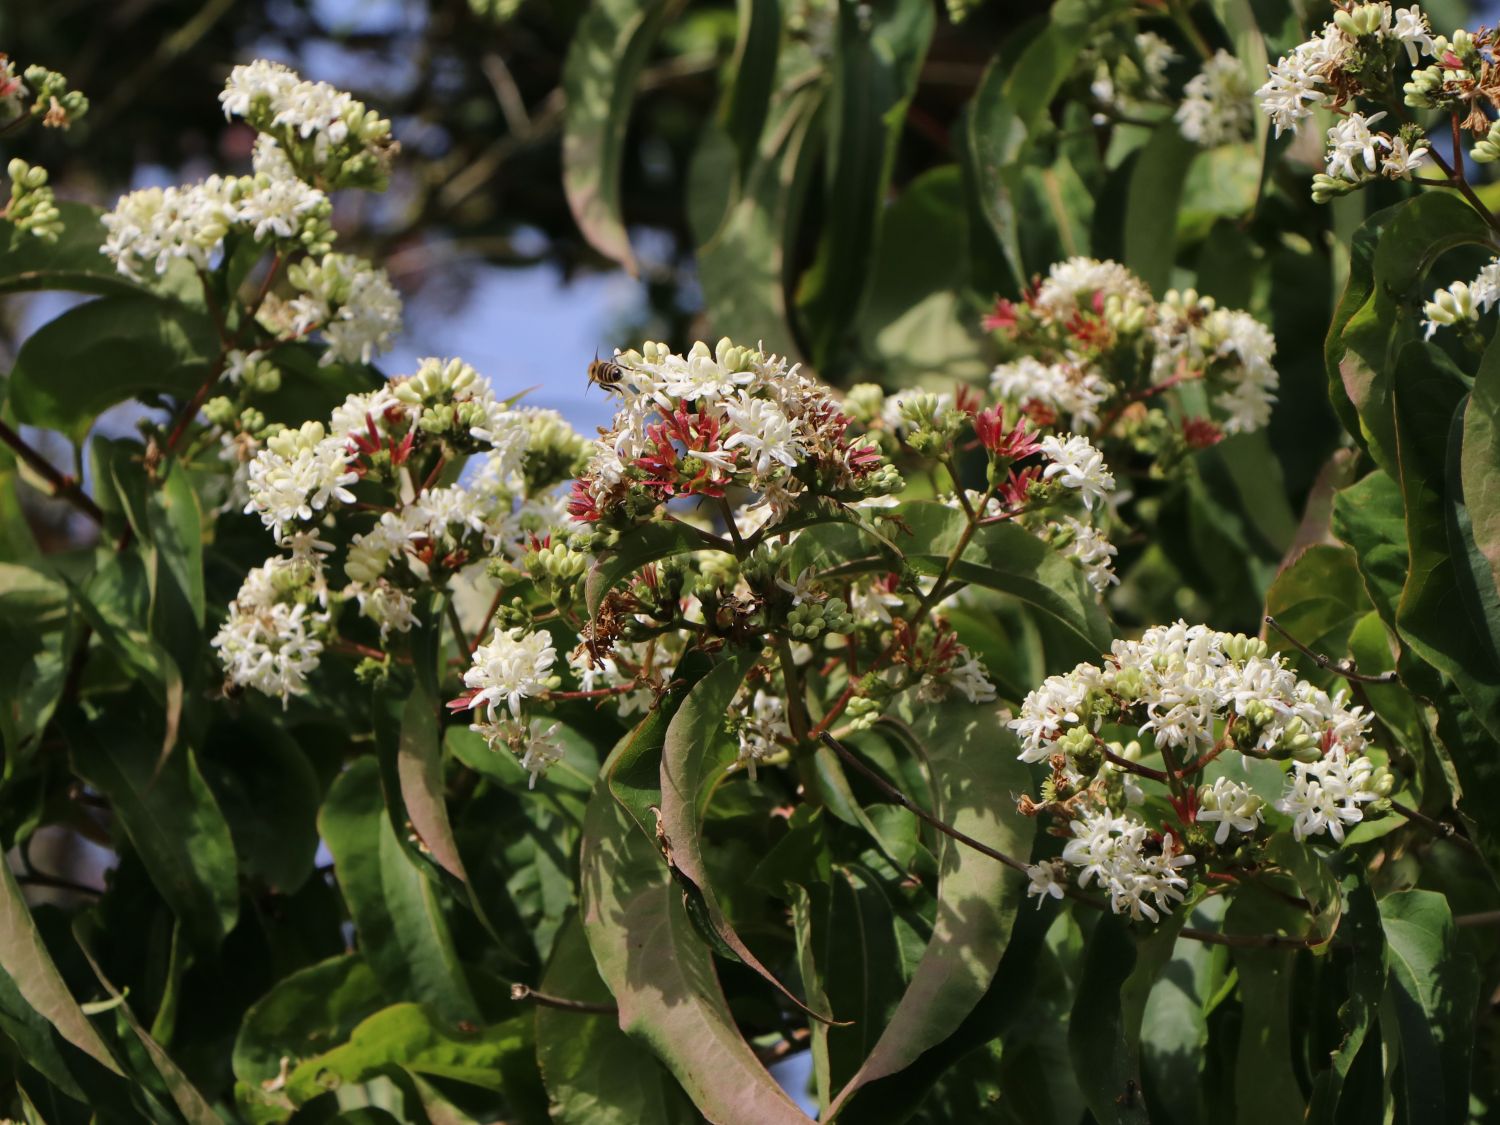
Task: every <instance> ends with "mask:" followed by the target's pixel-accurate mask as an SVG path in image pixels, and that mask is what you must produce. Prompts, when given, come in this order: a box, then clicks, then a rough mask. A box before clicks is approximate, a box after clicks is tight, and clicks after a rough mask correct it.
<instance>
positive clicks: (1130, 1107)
mask: <svg viewBox="0 0 1500 1125" xmlns="http://www.w3.org/2000/svg"><path fill="white" fill-rule="evenodd" d="M1171 932H1172V933H1173V934H1174V935H1175V930H1174V931H1171ZM1170 948H1171V947H1170V945H1167V952H1170ZM1136 957H1137V952H1136V942H1135V939H1134V938H1133V937H1132V936H1131V933H1130V930H1129V929H1128V928H1127V927H1126V925H1125V922H1124V921H1123V920H1122V919H1120V918H1119V917H1117V916H1116V915H1113V914H1107V915H1105V916H1104V917H1103V918H1101V919H1099V922H1098V924H1097V925H1096V926H1095V927H1094V932H1093V934H1092V935H1090V937H1089V942H1088V952H1087V954H1086V960H1085V961H1084V966H1083V975H1082V976H1081V977H1080V978H1079V981H1078V991H1077V994H1076V998H1075V1000H1074V1002H1073V1013H1072V1015H1071V1017H1070V1018H1069V1020H1068V1048H1069V1051H1070V1053H1071V1055H1072V1058H1073V1074H1074V1076H1075V1077H1076V1078H1077V1080H1078V1086H1079V1089H1081V1090H1082V1091H1083V1096H1084V1097H1085V1098H1086V1099H1087V1100H1088V1105H1089V1109H1090V1110H1091V1111H1092V1112H1093V1114H1094V1118H1095V1119H1096V1120H1097V1121H1099V1122H1101V1123H1102V1125H1134V1123H1136V1122H1145V1121H1146V1108H1145V1107H1146V1103H1145V1098H1144V1096H1143V1095H1142V1094H1141V1079H1140V1071H1139V1063H1138V1060H1137V1058H1136V1051H1135V1049H1134V1046H1133V1040H1134V1038H1135V1031H1134V1029H1132V1028H1131V1027H1130V1026H1129V1016H1128V1015H1127V1013H1126V1011H1125V996H1124V991H1123V990H1124V988H1125V986H1126V983H1127V982H1128V981H1130V979H1131V976H1132V973H1133V972H1134V971H1135V968H1136ZM1140 1010H1144V1004H1142V1005H1141V1008H1140ZM1138 1026H1139V1010H1138V1012H1137V1027H1138Z"/></svg>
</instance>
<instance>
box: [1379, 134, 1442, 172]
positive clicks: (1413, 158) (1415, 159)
mask: <svg viewBox="0 0 1500 1125" xmlns="http://www.w3.org/2000/svg"><path fill="white" fill-rule="evenodd" d="M1429 155H1431V151H1430V150H1429V149H1428V147H1427V142H1426V141H1425V140H1419V141H1417V144H1416V147H1415V148H1409V147H1408V146H1407V143H1406V139H1405V138H1404V137H1401V136H1394V137H1392V138H1391V142H1390V151H1389V152H1388V153H1387V154H1386V155H1385V156H1384V157H1383V158H1382V159H1381V161H1380V171H1381V173H1382V174H1383V175H1386V176H1389V177H1391V178H1393V179H1402V180H1408V179H1410V178H1411V174H1412V173H1413V172H1415V171H1416V170H1417V169H1418V168H1420V167H1422V166H1423V165H1424V164H1426V163H1427V157H1428V156H1429Z"/></svg>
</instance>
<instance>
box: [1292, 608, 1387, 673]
mask: <svg viewBox="0 0 1500 1125" xmlns="http://www.w3.org/2000/svg"><path fill="white" fill-rule="evenodd" d="M1266 624H1267V625H1269V626H1270V627H1271V628H1273V629H1275V630H1276V631H1277V632H1278V633H1280V634H1281V635H1282V636H1283V637H1285V638H1286V639H1287V641H1288V642H1290V644H1291V645H1292V647H1293V648H1295V649H1296V650H1297V651H1298V652H1300V653H1301V654H1302V655H1303V656H1305V657H1307V658H1308V659H1309V660H1311V661H1312V662H1313V663H1314V664H1316V665H1317V666H1318V667H1319V668H1326V669H1327V670H1328V671H1330V672H1332V673H1333V674H1334V675H1335V676H1341V677H1342V678H1344V679H1346V680H1352V681H1354V682H1355V683H1360V684H1393V683H1395V682H1396V673H1395V672H1382V673H1380V675H1378V676H1366V675H1364V674H1363V673H1361V672H1356V671H1355V670H1354V662H1353V661H1352V660H1332V659H1330V658H1329V657H1326V656H1324V655H1323V654H1322V653H1321V652H1314V651H1313V650H1312V649H1310V648H1308V647H1307V646H1306V645H1305V644H1303V643H1302V642H1301V641H1299V640H1298V639H1297V638H1296V637H1294V636H1292V635H1291V634H1290V633H1288V632H1287V631H1286V629H1284V628H1283V627H1282V625H1281V623H1280V622H1279V621H1277V620H1276V618H1274V617H1272V616H1271V615H1270V614H1269V613H1268V614H1266Z"/></svg>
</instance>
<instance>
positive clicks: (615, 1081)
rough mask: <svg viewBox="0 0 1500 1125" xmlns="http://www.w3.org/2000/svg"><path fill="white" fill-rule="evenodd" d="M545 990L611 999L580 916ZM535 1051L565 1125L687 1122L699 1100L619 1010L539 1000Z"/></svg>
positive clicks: (572, 922) (555, 953)
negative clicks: (568, 1007) (623, 1025)
mask: <svg viewBox="0 0 1500 1125" xmlns="http://www.w3.org/2000/svg"><path fill="white" fill-rule="evenodd" d="M541 990H542V991H543V992H545V993H548V994H549V995H552V996H562V997H566V998H567V999H570V1000H578V1001H583V1002H585V1003H590V1004H612V1003H613V1002H614V998H613V997H612V996H611V995H610V994H609V989H607V988H606V987H605V986H604V982H603V981H602V980H600V979H599V973H598V971H597V970H596V969H595V968H594V958H593V956H592V955H591V954H590V953H589V947H588V941H587V939H586V938H585V936H584V932H583V924H582V923H581V922H580V921H579V919H578V917H577V916H576V915H574V916H572V917H571V918H569V920H568V922H567V924H565V925H564V926H563V928H562V929H561V930H560V931H559V932H558V935H557V943H556V944H555V945H554V946H553V949H552V959H551V961H549V962H548V964H547V972H546V974H545V975H544V976H543V977H542V983H541ZM536 1056H537V1064H538V1066H540V1067H541V1071H542V1082H543V1084H544V1085H545V1086H546V1087H547V1097H548V1102H549V1106H548V1109H549V1110H550V1112H551V1114H552V1120H553V1121H556V1122H559V1123H560V1125H596V1123H597V1125H636V1123H638V1122H652V1123H653V1125H654V1123H657V1122H660V1123H662V1125H672V1123H676V1122H681V1123H682V1125H688V1123H690V1122H693V1121H697V1120H699V1118H698V1115H697V1114H696V1112H695V1111H694V1110H693V1104H692V1102H690V1101H689V1100H688V1099H687V1098H686V1097H685V1096H684V1095H683V1093H682V1091H681V1089H679V1088H678V1086H677V1083H676V1082H674V1081H673V1080H672V1076H671V1075H669V1074H668V1073H667V1072H666V1071H665V1070H663V1069H662V1066H661V1064H660V1063H659V1062H657V1061H656V1059H655V1058H654V1057H652V1055H651V1053H650V1052H649V1051H647V1050H646V1049H645V1048H643V1047H642V1046H641V1045H640V1044H639V1043H636V1042H635V1041H634V1040H632V1039H631V1038H630V1037H629V1036H628V1035H626V1034H625V1033H624V1032H623V1031H621V1030H620V1027H619V1024H618V1022H617V1020H616V1018H615V1016H614V1015H613V1014H609V1015H595V1014H592V1013H586V1012H578V1011H565V1010H561V1009H558V1008H551V1007H547V1006H546V1005H538V1006H537V1010H536Z"/></svg>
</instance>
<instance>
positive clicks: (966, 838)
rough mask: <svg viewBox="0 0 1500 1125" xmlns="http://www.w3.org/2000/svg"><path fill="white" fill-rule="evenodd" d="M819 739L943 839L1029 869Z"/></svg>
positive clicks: (839, 746) (826, 738) (834, 742)
mask: <svg viewBox="0 0 1500 1125" xmlns="http://www.w3.org/2000/svg"><path fill="white" fill-rule="evenodd" d="M819 737H820V738H822V740H823V743H824V745H826V746H828V747H829V748H830V749H831V750H833V752H834V753H836V754H837V755H838V756H839V757H840V758H842V759H843V760H844V761H845V762H846V763H848V764H849V765H850V766H852V767H853V768H854V769H855V770H856V771H857V772H858V773H859V774H860V775H861V776H862V777H864V778H865V780H867V781H868V782H870V784H872V785H874V786H875V788H877V789H879V790H880V791H881V792H882V793H884V794H885V795H886V796H887V797H889V798H890V799H891V800H893V801H895V802H896V803H897V804H898V805H900V806H901V807H902V808H904V809H905V810H906V811H907V812H910V813H913V814H915V816H916V817H917V818H918V819H919V820H922V821H924V822H926V823H927V824H929V825H931V826H932V827H933V828H936V829H937V830H938V831H939V832H941V833H942V834H943V835H944V836H947V837H949V838H951V839H954V840H957V841H958V842H959V843H960V844H963V845H965V846H966V847H970V848H973V849H974V850H975V851H976V852H978V853H979V854H980V855H987V856H989V857H990V858H991V859H993V860H995V861H996V862H997V863H1003V864H1005V866H1006V867H1009V868H1011V869H1012V870H1014V871H1020V872H1022V873H1024V872H1025V871H1026V869H1027V867H1028V866H1030V865H1029V864H1026V863H1022V862H1021V861H1020V860H1019V859H1015V858H1014V857H1012V856H1008V855H1006V854H1005V853H1004V852H1002V851H997V850H996V849H994V848H992V847H990V846H989V845H988V844H983V843H980V842H979V841H978V840H976V839H974V837H973V836H970V835H967V834H966V833H963V832H960V831H959V830H958V829H957V828H954V827H953V825H951V824H947V823H945V822H944V821H942V820H939V819H938V818H937V817H935V816H933V815H932V813H930V812H928V811H927V810H926V809H924V808H923V807H922V806H921V805H919V804H917V803H916V802H915V801H913V800H912V799H911V798H910V797H908V796H907V795H906V794H905V793H903V792H901V790H899V789H897V788H896V787H895V786H894V785H892V784H891V783H890V782H889V781H887V780H886V779H885V778H883V777H881V776H880V775H879V774H878V773H876V772H875V771H874V770H872V769H871V768H870V767H869V766H867V765H865V764H864V762H862V761H860V760H859V759H858V758H857V757H855V756H854V753H853V752H852V751H851V750H850V749H849V748H848V747H847V746H845V745H844V744H843V743H842V742H840V741H839V740H838V739H836V738H834V737H833V735H831V734H829V733H828V732H827V731H824V732H823V733H822V734H821V735H820V736H819Z"/></svg>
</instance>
